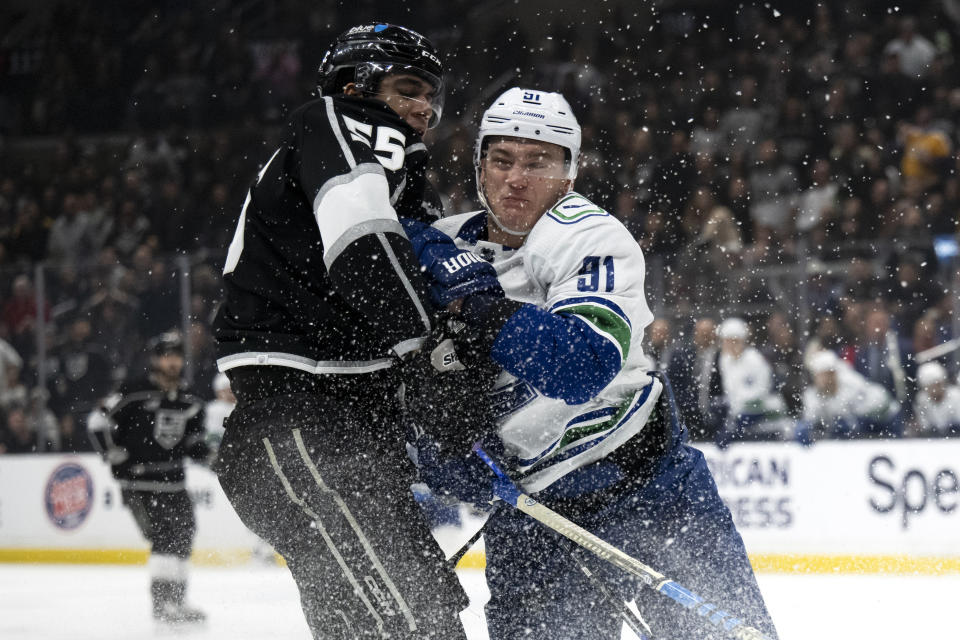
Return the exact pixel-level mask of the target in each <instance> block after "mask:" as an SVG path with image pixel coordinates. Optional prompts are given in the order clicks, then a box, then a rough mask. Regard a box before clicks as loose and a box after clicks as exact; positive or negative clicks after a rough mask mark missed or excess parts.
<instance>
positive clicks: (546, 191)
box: [480, 138, 572, 232]
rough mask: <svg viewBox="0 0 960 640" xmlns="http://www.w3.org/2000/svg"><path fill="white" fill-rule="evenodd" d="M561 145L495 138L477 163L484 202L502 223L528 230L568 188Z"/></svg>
mask: <svg viewBox="0 0 960 640" xmlns="http://www.w3.org/2000/svg"><path fill="white" fill-rule="evenodd" d="M571 182H572V181H571V180H569V179H568V178H566V167H565V163H564V149H563V147H561V146H560V145H557V144H551V143H549V142H540V141H537V140H528V139H526V138H496V139H494V140H493V141H491V142H490V143H489V145H488V147H487V152H486V155H485V156H484V157H483V160H482V161H481V163H480V185H481V187H482V188H483V193H484V195H485V196H486V198H487V203H488V204H489V205H490V208H491V209H493V212H494V213H495V214H496V216H497V218H499V220H500V222H502V223H503V225H504V226H505V227H507V228H508V229H510V230H512V231H519V232H523V231H530V229H532V228H533V225H534V224H536V223H537V220H539V219H540V216H542V215H543V214H544V213H546V211H547V209H549V208H550V206H551V205H553V204H555V203H556V202H557V200H559V199H560V197H561V196H562V195H563V194H565V193H566V192H567V191H569V189H570V186H571Z"/></svg>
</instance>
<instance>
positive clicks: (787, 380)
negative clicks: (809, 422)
mask: <svg viewBox="0 0 960 640" xmlns="http://www.w3.org/2000/svg"><path fill="white" fill-rule="evenodd" d="M766 328H767V332H766V333H767V339H766V342H765V343H764V344H763V347H762V348H761V349H760V352H761V353H762V354H763V356H764V358H766V360H767V362H769V363H770V368H771V369H772V370H773V390H774V391H775V392H776V393H778V394H779V395H780V396H781V397H782V398H783V399H784V402H785V403H786V411H787V413H788V414H789V415H791V416H794V417H799V416H800V413H801V411H802V410H803V388H804V385H805V380H804V376H803V354H802V353H801V350H800V347H799V345H798V344H797V339H796V335H795V334H794V332H793V327H791V326H790V320H789V318H788V317H787V314H785V313H784V312H782V311H774V312H773V313H771V314H770V316H769V317H768V318H767V325H766Z"/></svg>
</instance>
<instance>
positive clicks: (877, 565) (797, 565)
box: [0, 548, 960, 575]
mask: <svg viewBox="0 0 960 640" xmlns="http://www.w3.org/2000/svg"><path fill="white" fill-rule="evenodd" d="M149 555H150V553H149V551H147V550H146V549H9V548H8V549H0V563H36V564H126V565H137V564H146V562H147V558H148V557H149ZM252 557H253V554H252V553H251V552H250V550H246V549H231V550H211V549H198V550H195V551H194V552H193V556H192V557H191V561H192V562H193V564H195V565H200V566H226V565H238V564H245V563H247V562H249V561H250V560H251V558H252ZM276 562H277V564H278V565H282V564H284V563H283V559H282V558H281V557H280V556H276ZM750 562H751V563H752V564H753V568H754V570H755V571H756V572H757V573H792V574H821V575H822V574H838V575H842V574H859V573H871V574H885V573H889V574H897V575H910V574H915V575H942V574H951V573H960V556H942V557H928V556H910V555H871V556H868V555H826V554H820V555H814V554H769V553H764V554H751V555H750ZM486 565H487V558H486V555H485V554H484V552H483V551H468V552H467V553H466V554H464V556H463V557H462V558H461V559H460V562H458V563H457V568H458V569H483V568H485V567H486ZM654 568H656V567H654Z"/></svg>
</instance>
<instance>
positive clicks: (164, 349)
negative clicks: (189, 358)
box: [147, 331, 183, 356]
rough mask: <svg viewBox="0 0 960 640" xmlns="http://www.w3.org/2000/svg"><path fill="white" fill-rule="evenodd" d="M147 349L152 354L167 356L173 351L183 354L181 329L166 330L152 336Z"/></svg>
mask: <svg viewBox="0 0 960 640" xmlns="http://www.w3.org/2000/svg"><path fill="white" fill-rule="evenodd" d="M147 351H149V352H150V355H151V356H165V355H168V354H171V353H178V354H180V355H183V338H182V337H181V336H180V332H179V331H166V332H164V333H161V334H160V335H158V336H154V337H153V338H150V340H149V342H147Z"/></svg>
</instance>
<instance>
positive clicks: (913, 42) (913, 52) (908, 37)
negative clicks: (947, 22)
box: [883, 16, 937, 78]
mask: <svg viewBox="0 0 960 640" xmlns="http://www.w3.org/2000/svg"><path fill="white" fill-rule="evenodd" d="M883 53H884V54H885V55H894V56H896V60H897V66H898V68H899V70H900V73H902V74H903V75H905V76H908V77H910V78H922V77H923V76H925V75H926V74H927V71H929V70H930V64H931V63H932V62H933V59H934V57H936V55H937V49H936V47H934V46H933V43H932V42H930V41H929V40H927V39H926V38H924V37H923V36H922V35H920V34H919V33H917V19H916V18H914V17H913V16H904V17H903V18H901V19H900V28H899V31H898V33H897V37H896V38H894V39H893V40H891V41H890V42H888V43H887V44H886V45H884V47H883Z"/></svg>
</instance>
